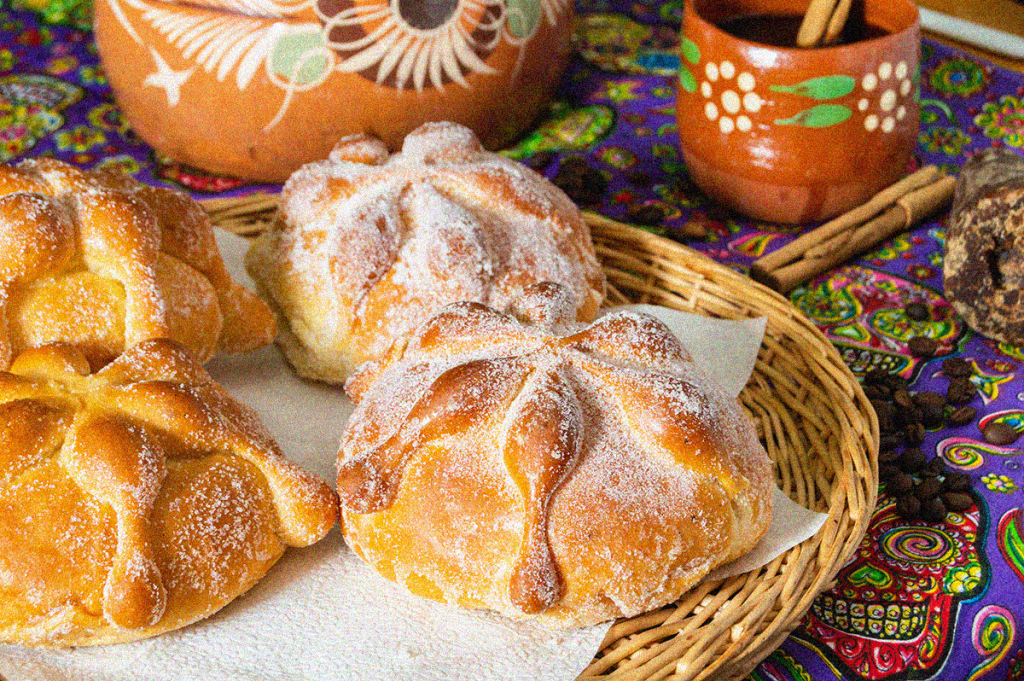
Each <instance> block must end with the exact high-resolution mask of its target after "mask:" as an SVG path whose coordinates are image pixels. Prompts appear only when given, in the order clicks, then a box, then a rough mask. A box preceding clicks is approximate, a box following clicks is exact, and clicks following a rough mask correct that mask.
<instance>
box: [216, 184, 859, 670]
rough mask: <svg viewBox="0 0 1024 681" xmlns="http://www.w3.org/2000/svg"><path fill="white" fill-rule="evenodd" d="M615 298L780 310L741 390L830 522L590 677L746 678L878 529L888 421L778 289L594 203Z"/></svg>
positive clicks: (256, 226) (260, 207) (261, 222)
mask: <svg viewBox="0 0 1024 681" xmlns="http://www.w3.org/2000/svg"><path fill="white" fill-rule="evenodd" d="M204 205H205V207H206V208H207V210H208V212H209V213H210V215H211V217H212V218H213V221H214V223H215V224H217V225H219V226H221V227H223V228H225V229H228V230H230V231H233V232H235V233H239V234H246V235H251V234H254V233H257V232H259V231H261V230H262V229H263V228H264V227H265V226H266V225H267V224H268V223H269V221H270V219H272V215H273V211H274V208H275V205H276V201H275V197H273V196H269V195H260V196H249V197H244V198H239V199H216V200H212V201H207V202H204ZM586 218H587V222H588V223H589V224H590V228H591V233H592V236H593V239H594V244H595V247H596V249H597V254H598V258H599V259H600V260H601V262H602V264H603V266H604V270H605V274H606V275H607V277H608V283H609V297H608V301H607V303H608V304H609V305H619V304H624V303H650V304H655V305H663V306H666V307H671V308H675V309H677V310H682V311H685V312H696V313H700V314H705V315H709V316H713V317H721V318H726V319H738V318H744V317H760V316H764V317H767V329H766V331H765V338H764V342H763V343H762V346H761V351H760V353H759V355H758V359H757V363H756V365H755V367H754V372H753V375H752V376H751V378H750V381H749V382H748V383H747V386H746V387H745V388H744V390H743V392H742V394H741V395H740V401H741V403H742V404H743V407H744V409H745V410H746V411H747V413H748V414H749V415H750V416H751V418H752V419H753V420H754V422H755V424H756V426H757V432H758V436H759V437H760V438H761V441H762V442H763V443H764V445H765V448H766V449H767V450H768V453H769V455H770V456H771V458H772V460H773V461H774V463H775V473H776V482H777V483H778V485H779V487H780V488H781V489H782V491H783V492H784V493H785V494H786V495H788V496H789V497H790V498H791V499H793V500H794V501H796V502H797V503H798V504H800V505H802V506H804V507H806V508H809V509H812V510H815V511H819V512H822V513H827V514H828V519H827V520H826V521H825V524H824V526H823V527H822V528H821V530H819V532H818V533H817V534H816V535H815V536H813V537H811V538H810V539H808V540H806V541H804V542H803V543H801V544H799V545H798V546H795V547H793V548H792V549H790V550H788V551H786V552H785V553H783V554H782V555H781V556H779V557H778V558H776V559H775V560H773V561H772V562H771V563H769V564H768V565H765V566H764V567H762V568H760V569H759V570H755V571H751V572H748V573H746V574H743V575H737V576H735V577H731V578H729V579H726V580H720V581H715V582H711V581H707V580H705V581H704V582H702V583H700V584H699V585H697V586H696V587H694V588H693V589H692V590H691V591H689V592H688V593H686V594H684V595H683V597H682V598H681V599H680V600H679V601H677V602H676V603H673V604H672V605H670V606H666V607H664V608H661V609H660V610H657V611H653V612H649V613H646V614H644V615H639V616H637V617H633V618H630V619H624V620H620V621H618V622H616V623H615V624H614V625H613V626H612V628H611V629H610V630H609V632H608V635H607V636H606V638H605V640H604V642H603V644H602V647H601V650H600V651H599V652H598V654H597V656H596V657H595V658H594V660H593V662H592V663H591V664H590V666H589V667H587V669H586V670H584V672H583V673H582V675H581V676H580V679H607V680H608V681H611V680H615V681H655V680H656V679H669V680H671V681H700V680H703V679H715V680H716V681H719V680H722V681H727V680H731V679H740V678H742V677H744V676H746V675H747V674H749V673H750V671H751V670H753V668H754V667H755V666H756V665H757V664H758V662H760V661H761V660H762V659H764V658H765V657H766V656H767V655H768V654H769V653H771V652H772V651H773V650H774V649H775V648H776V647H778V645H779V644H780V643H781V642H782V641H783V640H784V639H785V638H786V637H787V636H788V635H789V633H790V632H791V631H792V630H793V629H794V628H795V627H796V626H797V625H798V624H799V622H800V620H801V619H802V617H803V616H804V614H805V613H806V612H807V610H808V609H809V608H810V606H811V603H812V601H813V600H814V598H815V597H816V596H817V595H818V594H819V593H821V592H822V591H823V590H825V589H827V588H829V587H830V586H831V585H832V582H833V579H834V578H835V576H836V574H837V573H838V572H839V570H840V568H842V567H843V565H844V564H845V563H846V562H847V561H848V560H849V558H850V557H851V556H852V554H853V552H854V551H855V550H856V548H857V546H858V545H859V544H860V541H861V539H862V538H863V536H864V533H865V531H866V530H867V526H868V522H869V521H870V519H871V514H872V511H873V510H874V506H875V500H876V495H877V490H878V456H877V454H878V421H877V418H876V417H875V414H874V411H873V409H872V408H871V405H870V403H869V402H868V400H867V398H866V397H865V396H864V393H863V391H862V390H861V389H860V386H859V385H858V383H857V381H856V379H855V378H854V377H853V374H852V373H851V372H850V370H849V369H848V368H847V366H846V365H845V364H844V363H843V361H842V359H841V358H840V356H839V354H838V352H836V350H835V348H834V347H833V346H832V345H831V343H829V341H828V340H827V339H826V338H825V337H824V336H823V335H822V333H821V332H820V331H819V330H818V329H817V328H816V327H815V326H814V325H813V324H811V323H810V322H809V321H808V320H807V319H806V318H805V317H804V316H803V315H802V314H801V313H800V312H799V311H797V310H796V308H794V307H793V305H792V304H790V302H789V301H788V300H786V299H785V298H783V297H782V296H780V295H779V294H777V293H775V292H774V291H771V290H770V289H768V288H765V287H763V286H761V285H760V284H757V283H755V282H753V281H751V280H750V279H748V278H747V277H744V276H742V275H740V274H738V273H736V272H734V271H733V270H731V269H729V268H727V267H724V266H722V265H720V264H717V263H715V262H714V261H712V260H710V259H709V258H707V257H706V256H703V255H701V254H699V253H697V252H695V251H693V250H691V249H688V248H686V247H685V246H682V245H680V244H678V243H676V242H673V241H670V240H668V239H665V238H662V237H659V236H656V235H654V234H650V233H648V232H644V231H641V230H638V229H636V228H633V227H630V226H628V225H624V224H621V223H618V222H614V221H612V220H609V219H607V218H603V217H601V216H598V215H594V214H587V215H586Z"/></svg>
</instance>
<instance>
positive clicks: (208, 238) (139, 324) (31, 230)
mask: <svg viewBox="0 0 1024 681" xmlns="http://www.w3.org/2000/svg"><path fill="white" fill-rule="evenodd" d="M0 223H2V224H3V229H2V230H0V366H2V367H7V366H9V364H10V361H11V359H12V358H13V357H14V356H16V355H17V354H19V353H20V352H21V351H22V350H24V349H26V348H30V347H37V346H39V345H43V344H45V343H50V342H69V343H73V344H75V345H76V346H78V347H79V348H80V349H82V351H83V352H85V354H86V356H87V357H88V359H89V362H90V364H91V365H92V366H93V368H99V367H101V366H103V365H104V364H106V363H107V362H109V361H111V360H113V359H114V358H115V357H117V356H118V355H119V354H121V353H122V352H123V351H124V350H125V349H126V348H129V347H131V346H133V345H135V344H136V343H138V342H140V341H142V340H145V339H149V338H160V337H166V338H171V339H174V340H176V341H178V342H180V343H181V344H182V345H184V346H185V347H186V348H188V349H189V350H190V351H191V352H192V353H193V354H194V355H195V356H196V358H197V359H199V361H200V362H205V361H206V360H208V359H210V358H211V357H212V356H213V355H214V354H215V352H216V351H217V350H222V351H225V352H244V351H247V350H252V349H255V348H257V347H259V346H261V345H265V344H267V343H269V342H270V341H271V340H272V339H273V335H274V318H273V314H272V313H271V312H270V310H269V309H268V308H267V306H266V305H265V304H264V303H263V302H262V301H260V300H259V299H258V298H257V297H256V296H254V295H253V294H251V293H249V292H248V291H246V290H245V289H244V288H242V287H241V286H239V285H238V284H236V283H235V282H234V281H233V280H232V279H231V277H230V275H229V274H228V272H227V270H226V269H225V267H224V262H223V260H221V257H220V252H219V250H218V249H217V244H216V241H215V240H214V235H213V227H212V225H211V224H210V221H209V219H208V218H207V216H206V214H205V213H204V212H203V210H202V208H201V207H200V206H199V205H198V204H197V203H196V202H195V201H193V200H192V199H191V198H189V197H188V196H187V195H185V194H183V193H182V192H179V191H175V190H171V189H165V188H161V187H150V186H146V185H142V184H140V183H138V182H136V181H135V180H133V179H131V178H130V177H128V176H127V175H122V174H120V173H116V172H110V171H102V170H99V171H88V172H83V171H81V170H78V169H77V168H74V167H73V166H70V165H67V164H65V163H63V162H61V161H57V160H54V159H33V160H27V161H23V162H22V163H20V164H19V165H18V166H10V165H0Z"/></svg>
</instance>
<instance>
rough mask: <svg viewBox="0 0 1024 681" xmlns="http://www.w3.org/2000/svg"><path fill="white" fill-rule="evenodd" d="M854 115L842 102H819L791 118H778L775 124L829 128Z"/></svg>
mask: <svg viewBox="0 0 1024 681" xmlns="http://www.w3.org/2000/svg"><path fill="white" fill-rule="evenodd" d="M852 115H853V112H852V111H850V109H849V108H847V107H845V106H842V105H840V104H819V105H818V106H815V107H811V108H810V109H804V110H803V111H801V112H800V113H798V114H796V115H795V116H792V117H790V118H776V119H775V125H800V126H803V127H805V128H827V127H829V126H830V125H838V124H839V123H842V122H843V121H845V120H846V119H847V118H849V117H850V116H852Z"/></svg>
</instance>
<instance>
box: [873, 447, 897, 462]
mask: <svg viewBox="0 0 1024 681" xmlns="http://www.w3.org/2000/svg"><path fill="white" fill-rule="evenodd" d="M899 457H900V453H899V452H898V451H896V449H895V448H890V449H879V450H878V463H880V464H881V463H895V462H896V459H898V458H899Z"/></svg>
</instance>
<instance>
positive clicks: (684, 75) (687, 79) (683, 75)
mask: <svg viewBox="0 0 1024 681" xmlns="http://www.w3.org/2000/svg"><path fill="white" fill-rule="evenodd" d="M679 87H681V88H683V89H684V90H686V91H687V92H696V91H697V79H696V78H694V77H693V74H692V73H690V69H688V68H686V67H685V66H683V65H682V64H680V65H679Z"/></svg>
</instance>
